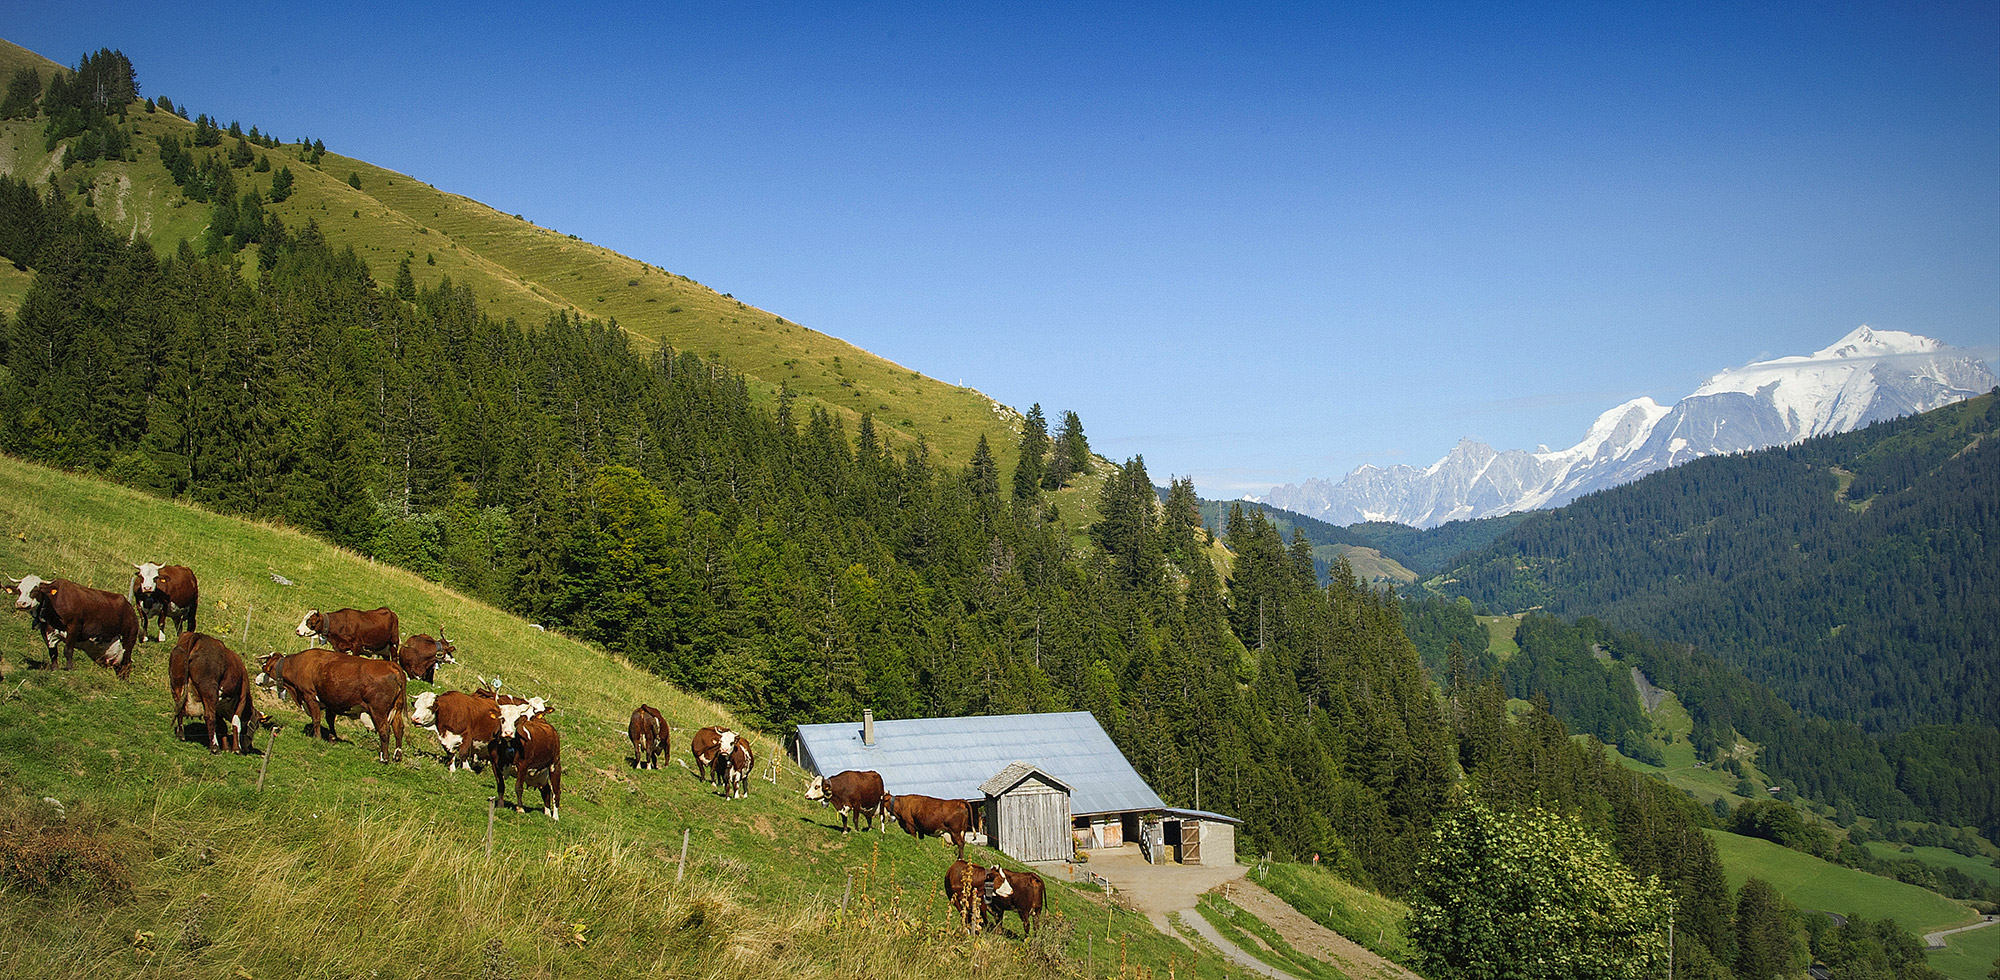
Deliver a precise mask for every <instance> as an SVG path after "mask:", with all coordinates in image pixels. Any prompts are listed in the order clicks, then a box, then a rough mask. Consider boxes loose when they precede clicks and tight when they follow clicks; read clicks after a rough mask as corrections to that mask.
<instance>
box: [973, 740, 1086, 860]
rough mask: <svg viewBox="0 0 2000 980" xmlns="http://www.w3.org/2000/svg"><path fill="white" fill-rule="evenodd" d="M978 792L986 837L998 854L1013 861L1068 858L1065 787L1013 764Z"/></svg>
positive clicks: (1025, 765)
mask: <svg viewBox="0 0 2000 980" xmlns="http://www.w3.org/2000/svg"><path fill="white" fill-rule="evenodd" d="M979 790H980V792H982V793H985V794H986V838H987V840H988V841H990V842H991V843H992V846H994V847H996V848H999V849H1000V852H1001V853H1003V854H1006V855H1008V856H1010V857H1012V858H1014V859H1015V860H1018V861H1067V860H1069V859H1070V857H1071V856H1072V855H1073V852H1074V847H1075V845H1074V843H1073V842H1072V841H1071V838H1070V817H1069V799H1070V792H1071V790H1070V786H1069V784H1068V783H1065V782H1063V781H1062V780H1060V779H1057V778H1056V777H1054V776H1051V775H1049V774H1048V773H1047V772H1044V771H1043V770H1042V769H1040V768H1039V767H1036V766H1032V765H1029V764H1028V763H1025V762H1014V763H1010V764H1008V766H1007V767H1006V768H1005V769H1002V770H1000V771H999V772H997V773H994V774H993V778H991V779H988V780H987V781H985V782H984V783H981V784H980V785H979Z"/></svg>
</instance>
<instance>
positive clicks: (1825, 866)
mask: <svg viewBox="0 0 2000 980" xmlns="http://www.w3.org/2000/svg"><path fill="white" fill-rule="evenodd" d="M1707 834H1708V835H1709V838H1710V839H1712V840H1714V841H1715V849H1716V851H1717V853H1718V854H1719V855H1720V856H1721V858H1722V866H1723V868H1724V869H1725V870H1727V871H1728V872H1729V886H1730V887H1731V888H1741V887H1743V882H1745V881H1746V880H1748V879H1749V878H1750V877H1751V876H1752V875H1755V876H1756V877H1759V878H1762V879H1764V880H1765V881H1768V882H1770V883H1771V884H1772V885H1773V886H1775V887H1776V888H1777V889H1778V891H1779V892H1780V893H1781V894H1783V895H1784V896H1785V898H1786V900H1788V901H1790V902H1791V903H1792V904H1793V905H1796V906H1798V907H1799V908H1802V909H1818V910H1820V911H1824V912H1836V913H1839V914H1842V915H1846V914H1849V913H1859V914H1861V915H1865V916H1867V917H1868V918H1870V919H1895V920H1896V923H1897V924H1898V925H1900V926H1902V927H1903V928H1905V929H1908V930H1909V931H1911V932H1913V933H1917V934H1919V935H1921V934H1922V933H1925V932H1929V931H1931V930H1933V929H1948V928H1951V927H1953V926H1962V925H1969V924H1971V923H1972V922H1973V921H1975V920H1976V919H1977V918H1978V915H1977V914H1976V913H1974V912H1973V910H1972V909H1971V908H1969V907H1967V906H1964V905H1960V904H1958V903H1957V902H1954V901H1952V900H1951V899H1948V898H1945V897H1944V896H1942V895H1939V894H1938V893H1936V892H1933V891H1929V890H1926V889H1923V888H1918V887H1917V886H1915V885H1906V884H1904V883H1902V882H1900V881H1895V880H1893V879H1889V878H1882V877H1878V876H1876V875H1871V874H1868V873H1866V872H1861V871H1856V870H1854V869H1852V868H1843V867H1841V866H1839V865H1837V864H1829V863H1827V862H1825V861H1822V860H1820V859H1819V858H1816V857H1813V856H1811V855H1809V854H1801V853H1799V852H1798V851H1794V850H1789V849H1787V848H1784V847H1780V846H1778V845H1777V844H1773V843H1771V842H1770V841H1766V840H1758V839H1756V838H1754V837H1743V836H1739V835H1737V834H1729V833H1723V832H1720V831H1714V830H1711V831H1707Z"/></svg>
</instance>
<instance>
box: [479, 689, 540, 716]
mask: <svg viewBox="0 0 2000 980" xmlns="http://www.w3.org/2000/svg"><path fill="white" fill-rule="evenodd" d="M472 696H473V697H475V698H485V699H486V700H488V701H491V702H493V703H494V704H497V705H499V706H501V707H503V708H504V707H506V706H508V705H510V704H525V705H527V706H528V707H530V708H533V709H535V710H534V711H533V712H532V714H537V715H545V714H548V713H549V703H548V702H547V701H544V700H542V698H541V697H540V696H539V695H537V696H535V697H532V698H524V697H521V696H520V695H518V694H501V693H498V692H496V691H494V690H493V689H492V688H490V687H482V688H480V689H479V690H477V691H474V692H472Z"/></svg>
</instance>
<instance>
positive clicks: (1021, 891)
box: [980, 867, 1047, 939]
mask: <svg viewBox="0 0 2000 980" xmlns="http://www.w3.org/2000/svg"><path fill="white" fill-rule="evenodd" d="M980 890H981V891H982V892H983V893H984V895H985V897H986V903H985V905H984V906H983V907H982V910H981V912H980V927H981V929H982V930H983V929H984V928H985V925H986V916H989V915H990V916H992V921H993V922H994V923H995V924H997V925H998V926H999V927H1000V931H1001V932H1002V933H1005V932H1006V931H1007V913H1008V912H1012V913H1014V914H1015V915H1016V916H1019V917H1020V919H1021V936H1022V938H1024V939H1025V938H1027V936H1028V935H1029V934H1030V933H1031V932H1033V930H1034V929H1035V927H1036V926H1038V925H1040V924H1041V920H1042V901H1043V899H1044V898H1045V897H1046V896H1047V890H1046V889H1045V888H1044V887H1043V885H1042V876H1041V875H1038V874H1036V873H1034V872H1033V871H1008V870H1007V869H1005V868H1001V867H992V868H988V869H986V884H985V885H984V886H983V887H982V888H981V889H980Z"/></svg>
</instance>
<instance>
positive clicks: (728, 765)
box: [713, 730, 757, 800]
mask: <svg viewBox="0 0 2000 980" xmlns="http://www.w3.org/2000/svg"><path fill="white" fill-rule="evenodd" d="M756 766H757V754H756V753H755V752H752V751H751V749H750V740H749V739H747V738H745V737H743V736H741V735H738V734H736V733H735V732H732V731H727V730H725V731H724V732H723V733H722V739H721V741H720V742H718V743H717V744H716V747H715V762H714V763H713V768H714V770H715V785H717V786H720V787H722V798H723V799H726V800H738V799H742V798H744V797H746V796H749V795H750V771H751V770H752V769H754V768H756Z"/></svg>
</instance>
